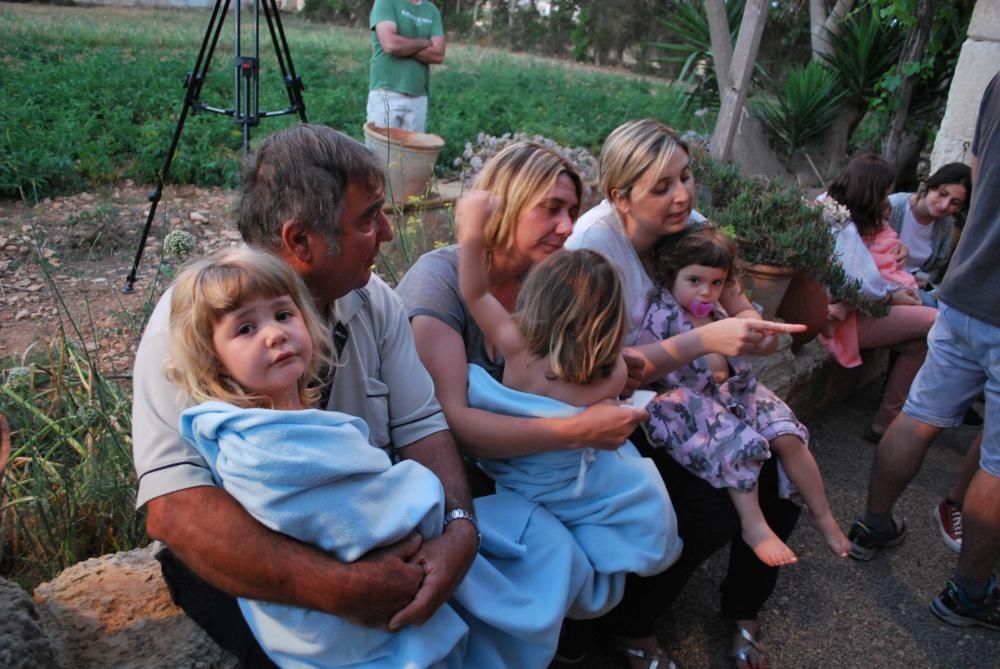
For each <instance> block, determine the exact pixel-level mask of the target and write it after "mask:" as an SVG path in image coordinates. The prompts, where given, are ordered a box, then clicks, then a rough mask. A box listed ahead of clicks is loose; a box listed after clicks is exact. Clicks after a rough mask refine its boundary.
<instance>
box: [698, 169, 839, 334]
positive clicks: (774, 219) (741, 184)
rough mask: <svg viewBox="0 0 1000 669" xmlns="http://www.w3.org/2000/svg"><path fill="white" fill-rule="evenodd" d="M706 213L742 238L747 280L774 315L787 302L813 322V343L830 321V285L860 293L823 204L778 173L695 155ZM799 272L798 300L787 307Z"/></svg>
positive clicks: (790, 312)
mask: <svg viewBox="0 0 1000 669" xmlns="http://www.w3.org/2000/svg"><path fill="white" fill-rule="evenodd" d="M694 166H695V168H694V171H695V179H696V181H697V182H698V184H699V188H700V189H701V192H700V194H699V203H704V204H703V206H702V207H700V208H699V209H700V211H701V212H702V213H703V214H705V215H706V216H707V217H708V218H709V219H710V220H712V221H714V222H715V224H716V225H718V226H720V227H721V228H722V229H724V230H728V231H730V232H731V234H732V235H733V237H734V238H735V239H736V240H737V241H738V243H739V246H740V251H741V253H742V255H743V260H744V263H745V268H744V275H743V284H744V288H745V289H746V291H747V293H748V295H749V296H750V298H751V300H752V301H754V302H756V303H757V304H759V305H760V306H761V307H762V308H763V312H764V317H765V318H772V317H774V316H775V315H776V314H777V313H778V311H779V307H781V311H782V314H781V315H782V317H783V318H785V319H786V320H788V321H789V322H799V323H805V324H806V325H808V326H810V332H809V335H808V336H807V337H803V336H799V337H797V338H796V339H797V343H799V344H801V343H804V341H808V339H811V338H812V337H814V336H815V335H816V333H818V332H819V330H820V329H821V328H822V327H823V324H824V323H825V322H826V305H827V288H829V289H830V292H831V293H832V294H833V296H834V298H835V299H844V298H848V297H850V296H851V295H854V294H856V292H857V287H856V285H854V284H853V282H851V281H849V280H848V279H847V277H846V275H845V274H844V271H843V268H842V267H841V266H840V263H839V262H838V261H837V259H836V255H835V253H834V242H833V237H832V235H831V234H830V231H829V227H828V224H827V223H826V221H824V219H823V214H822V210H821V208H819V207H817V206H815V205H813V204H811V203H809V202H807V201H806V200H804V199H803V197H802V194H801V192H800V191H799V189H798V188H796V187H794V186H791V185H788V184H786V183H784V182H782V181H780V180H777V179H767V178H764V177H748V176H745V175H743V174H742V173H741V172H740V170H739V167H738V166H735V165H724V164H721V163H718V162H716V161H713V160H711V159H710V158H708V157H707V156H706V157H700V158H699V159H697V160H695V161H694ZM793 278H794V279H795V280H796V286H795V287H794V289H793V291H792V292H793V294H794V296H795V299H794V301H793V302H790V303H789V304H787V306H786V305H783V304H782V300H783V298H784V295H785V292H786V290H787V289H788V288H789V284H790V283H791V282H792V280H793Z"/></svg>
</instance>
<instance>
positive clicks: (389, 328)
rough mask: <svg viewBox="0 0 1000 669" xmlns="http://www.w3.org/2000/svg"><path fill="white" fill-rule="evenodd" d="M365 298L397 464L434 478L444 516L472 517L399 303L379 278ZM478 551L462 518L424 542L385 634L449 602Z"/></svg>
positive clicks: (444, 427) (474, 537) (446, 433)
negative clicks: (413, 583) (416, 583)
mask: <svg viewBox="0 0 1000 669" xmlns="http://www.w3.org/2000/svg"><path fill="white" fill-rule="evenodd" d="M369 297H370V303H369V309H370V310H371V312H370V313H371V315H372V322H373V327H374V337H375V341H376V342H378V350H379V357H380V360H379V367H380V369H379V375H380V378H381V381H382V382H383V383H384V384H385V385H387V386H388V387H389V416H388V418H389V420H390V435H391V438H392V443H393V444H394V445H395V447H396V449H397V452H398V453H399V455H400V456H401V457H402V458H404V459H409V460H414V461H416V462H419V463H420V464H422V465H423V466H425V467H427V469H429V470H430V471H432V472H433V473H434V474H435V475H436V476H437V477H438V479H439V480H440V481H441V486H442V487H443V488H444V494H445V511H446V512H447V511H450V510H452V509H457V508H462V509H466V510H468V511H472V510H473V506H472V494H471V493H470V492H469V485H468V482H467V481H466V478H465V470H464V468H463V466H462V459H461V457H460V456H459V454H458V449H457V448H456V447H455V441H454V440H453V439H452V436H451V432H449V431H448V429H447V428H448V424H447V423H446V422H445V420H444V416H443V414H442V412H441V407H440V405H439V404H438V402H437V399H436V398H435V396H434V383H433V381H432V380H431V377H430V375H429V374H428V373H427V370H426V369H425V368H424V366H423V365H422V364H421V363H420V358H419V357H418V356H417V351H416V348H415V346H414V344H413V332H412V330H411V329H410V323H409V321H408V320H407V318H406V313H405V311H404V310H403V304H402V302H401V301H400V299H399V297H398V296H397V295H396V294H395V293H394V292H393V291H392V289H391V288H389V287H388V286H386V285H385V284H384V283H383V282H382V281H380V280H378V279H373V280H372V281H371V282H370V283H369ZM362 331H363V329H362V328H358V332H362ZM478 548H479V536H478V533H477V531H476V528H475V527H473V525H472V523H471V522H470V521H467V520H461V519H460V520H455V521H453V522H451V523H448V524H447V525H446V526H445V530H444V533H443V534H442V535H441V536H439V537H435V538H433V539H428V540H426V541H424V543H423V545H422V546H421V548H420V550H418V551H417V553H416V554H415V555H414V556H413V557H412V558H411V559H410V561H411V562H412V563H414V564H418V565H420V566H421V567H423V572H424V581H423V584H422V585H421V587H420V591H419V592H418V593H417V595H416V596H415V597H414V598H413V601H412V602H411V603H410V604H409V605H408V606H407V607H406V608H405V609H404V610H402V611H400V612H399V613H398V614H397V615H396V616H394V617H393V619H392V621H390V624H389V627H390V629H398V628H399V627H401V626H403V625H407V624H421V623H423V622H425V621H426V620H427V619H428V618H429V617H430V616H431V614H433V613H434V612H435V611H436V610H437V609H438V607H439V606H441V604H443V603H444V602H445V601H447V600H448V598H449V597H451V595H452V593H453V592H454V591H455V588H457V587H458V584H459V583H460V582H461V581H462V579H463V578H464V577H465V573H466V572H467V571H468V569H469V567H470V566H471V565H472V561H473V560H474V559H475V557H476V552H477V550H478Z"/></svg>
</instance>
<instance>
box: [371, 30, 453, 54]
mask: <svg viewBox="0 0 1000 669" xmlns="http://www.w3.org/2000/svg"><path fill="white" fill-rule="evenodd" d="M375 35H376V36H377V37H378V41H379V44H381V45H382V50H383V51H385V52H386V53H387V54H389V55H391V56H396V57H397V58H408V57H410V56H415V54H417V53H418V52H421V51H424V50H431V51H432V52H433V51H435V47H434V40H435V39H437V40H439V41H440V45H439V50H440V60H438V61H437V62H441V61H443V60H444V38H443V37H437V38H435V37H431V38H426V37H403V36H402V35H400V34H399V32H397V29H396V22H395V21H379V22H378V23H376V24H375ZM422 62H424V61H422Z"/></svg>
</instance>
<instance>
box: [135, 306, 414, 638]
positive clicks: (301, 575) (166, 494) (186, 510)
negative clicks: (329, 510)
mask: <svg viewBox="0 0 1000 669" xmlns="http://www.w3.org/2000/svg"><path fill="white" fill-rule="evenodd" d="M171 295H172V293H171V292H170V291H168V292H167V293H166V294H164V296H163V297H162V298H161V300H160V302H159V303H158V304H157V306H156V309H155V311H154V312H153V314H152V316H151V317H150V321H149V323H148V325H147V326H146V330H145V332H143V335H142V340H141V342H140V343H139V349H138V351H137V352H136V360H135V374H134V377H135V381H136V382H135V392H134V394H133V406H132V429H133V434H132V445H133V457H134V461H135V465H136V473H137V474H138V475H139V481H140V485H139V492H138V500H139V504H141V505H143V506H145V507H146V511H147V519H146V527H147V530H148V531H149V534H150V536H151V537H153V538H154V539H159V540H160V541H163V542H164V543H166V544H167V545H168V546H169V547H170V549H171V551H173V552H174V553H176V554H177V556H178V557H179V558H180V559H181V561H183V562H184V563H185V564H186V565H187V566H188V567H189V568H191V569H192V570H193V571H194V572H195V573H196V574H198V575H199V576H200V577H201V578H203V579H205V580H206V581H208V582H209V583H211V584H212V585H214V586H216V587H218V588H220V589H222V590H223V591H225V592H228V593H230V594H233V595H235V596H243V597H251V598H254V599H262V600H267V601H275V602H282V603H286V604H292V605H295V606H301V607H307V608H314V609H319V610H322V611H327V612H330V613H334V614H336V615H339V616H342V617H344V618H346V619H348V620H352V621H355V622H358V623H361V624H364V625H369V626H372V627H386V626H387V625H388V622H389V619H390V618H391V617H392V616H393V614H395V613H396V612H397V611H399V610H400V609H401V608H403V607H404V606H405V605H406V604H407V602H409V601H410V600H411V599H412V598H413V596H414V594H415V593H416V592H417V590H418V588H419V587H420V581H421V579H422V578H423V570H421V569H420V568H419V566H416V565H411V564H406V560H407V558H409V557H410V556H411V555H412V554H413V553H415V552H416V550H417V549H418V548H419V544H420V541H419V538H418V537H413V538H411V539H408V540H406V541H404V542H401V543H400V544H397V545H396V546H394V547H392V548H390V549H388V550H386V551H384V552H378V553H373V554H369V555H367V556H365V558H362V559H361V560H358V561H356V562H353V563H351V564H343V563H341V562H338V561H336V560H334V559H333V558H331V557H329V556H328V555H326V554H325V553H324V552H322V551H320V550H319V549H316V548H313V547H311V546H308V545H305V544H302V543H300V542H298V541H295V540H293V539H291V538H289V537H287V536H285V535H282V534H278V533H275V532H272V531H271V530H269V529H267V528H266V527H264V526H263V525H261V524H260V523H259V522H258V521H257V520H256V519H254V518H253V516H251V515H250V514H248V513H247V512H246V511H245V510H244V509H243V507H242V506H241V505H240V504H239V503H238V502H237V501H236V500H235V499H234V498H233V497H232V496H230V495H229V493H227V492H226V491H224V490H222V489H221V488H216V487H214V486H213V485H212V477H211V474H210V472H209V469H208V465H207V463H205V461H204V459H203V458H202V457H201V455H200V454H199V453H198V451H197V449H195V448H194V446H192V445H191V444H189V443H188V442H187V441H185V440H184V438H183V437H181V435H180V432H179V428H178V424H179V418H180V409H181V405H180V403H179V402H178V399H177V393H178V390H177V387H176V386H174V385H172V384H171V383H170V382H169V381H168V380H167V379H166V378H165V376H164V374H163V361H164V360H165V359H167V358H168V357H169V355H170V343H169V330H168V325H169V320H170V299H171Z"/></svg>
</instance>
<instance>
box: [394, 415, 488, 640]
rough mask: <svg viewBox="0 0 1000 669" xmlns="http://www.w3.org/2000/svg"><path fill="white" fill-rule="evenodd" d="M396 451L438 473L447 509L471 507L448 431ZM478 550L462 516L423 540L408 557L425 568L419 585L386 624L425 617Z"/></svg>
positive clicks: (397, 624)
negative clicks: (409, 599) (434, 535)
mask: <svg viewBox="0 0 1000 669" xmlns="http://www.w3.org/2000/svg"><path fill="white" fill-rule="evenodd" d="M399 453H400V455H401V456H402V457H403V458H404V459H407V460H414V461H416V462H419V463H420V464H422V465H423V466H424V467H427V469H429V470H431V471H432V472H434V473H435V474H436V475H437V477H438V478H439V479H440V480H441V485H442V487H443V488H444V492H445V510H446V511H450V510H452V509H466V510H468V511H472V510H473V505H472V494H471V493H470V492H469V485H468V482H467V481H466V478H465V470H464V469H463V467H462V459H461V457H460V456H459V455H458V449H457V448H456V447H455V441H454V439H452V436H451V432H448V431H447V430H444V431H442V432H435V433H434V434H432V435H430V436H428V437H424V438H423V439H421V440H420V441H418V442H415V443H413V444H410V445H409V446H406V447H405V448H403V449H401V450H400V451H399ZM478 549H479V532H478V530H477V529H476V527H475V526H474V525H473V524H472V522H471V521H468V520H463V519H457V520H454V521H452V522H450V523H448V524H447V525H445V528H444V533H443V534H442V535H441V536H439V537H435V538H434V539H429V540H427V541H425V542H424V543H423V545H422V546H421V547H420V549H419V550H418V551H417V552H416V554H415V555H414V556H413V558H412V559H411V562H413V563H414V564H418V565H420V566H422V567H423V572H424V581H423V584H422V585H421V587H420V591H419V592H418V593H417V594H416V596H415V597H414V598H413V601H412V602H410V604H409V605H408V606H407V607H406V608H405V609H403V610H402V611H400V612H399V613H398V614H397V615H396V616H394V617H393V619H392V620H391V621H390V623H389V628H390V629H398V628H400V627H402V626H403V625H409V624H414V625H419V624H422V623H424V622H426V620H427V619H428V618H430V616H431V615H432V614H433V613H434V612H435V611H437V609H438V607H439V606H441V605H442V604H444V603H445V602H446V601H447V600H448V598H449V597H451V595H452V593H453V592H454V591H455V588H457V587H458V584H459V583H461V582H462V579H463V578H465V574H466V572H468V571H469V567H470V566H472V561H473V560H474V559H475V557H476V552H477V551H478Z"/></svg>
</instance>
